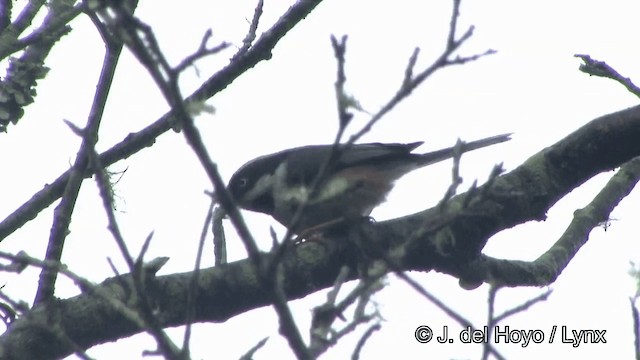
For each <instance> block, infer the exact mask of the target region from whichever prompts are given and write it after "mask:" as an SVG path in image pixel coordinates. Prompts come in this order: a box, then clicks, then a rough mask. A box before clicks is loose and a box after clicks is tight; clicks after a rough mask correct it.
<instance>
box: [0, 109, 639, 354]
mask: <svg viewBox="0 0 640 360" xmlns="http://www.w3.org/2000/svg"><path fill="white" fill-rule="evenodd" d="M638 138H640V106H636V107H632V108H629V109H626V110H622V111H620V112H617V113H613V114H609V115H605V116H603V117H600V118H598V119H595V120H593V121H591V122H590V123H588V124H586V125H585V126H583V127H582V128H581V129H579V130H577V131H576V132H574V133H573V134H571V135H569V136H567V137H566V138H565V139H563V140H561V141H559V142H558V143H556V144H554V145H552V146H551V147H549V148H546V149H544V150H543V151H541V152H540V153H538V154H536V155H534V156H532V157H531V158H530V159H528V160H527V161H526V162H525V163H524V164H522V165H521V166H519V167H517V168H516V169H514V170H512V171H511V172H509V173H506V174H504V175H502V176H499V177H498V178H496V179H495V180H494V181H493V182H492V183H491V187H490V188H489V189H486V188H485V186H487V185H486V184H485V185H483V186H481V187H479V189H478V191H483V194H484V195H483V196H477V197H474V199H473V200H471V201H470V203H469V204H468V206H467V207H466V208H464V209H463V210H459V211H458V212H455V211H456V210H454V209H456V207H457V206H455V205H456V202H460V203H461V202H464V201H465V194H461V195H458V196H456V197H454V198H453V199H452V200H451V201H452V202H453V204H452V205H451V206H448V207H447V208H446V210H445V211H446V212H449V213H448V214H446V215H448V216H450V218H451V219H452V221H451V222H450V223H447V224H446V226H444V227H439V228H438V229H436V230H434V231H426V232H424V235H422V236H421V237H420V238H419V239H418V241H414V242H412V244H413V245H414V246H413V248H412V249H411V251H406V252H405V253H404V255H402V256H401V257H398V258H397V262H396V264H397V266H398V267H399V268H400V269H401V270H423V271H424V270H432V269H434V270H437V271H440V272H445V273H448V274H452V275H454V276H457V277H460V278H461V279H465V280H469V279H471V280H475V281H485V280H487V281H489V280H495V279H499V280H500V281H501V282H502V283H503V284H506V285H508V284H522V283H525V281H524V280H526V279H530V278H533V279H535V278H536V277H539V276H540V275H539V274H540V273H543V271H544V269H542V270H541V269H534V272H523V271H522V270H518V271H515V274H516V275H514V276H513V278H515V277H519V278H517V279H515V280H512V281H511V282H508V281H507V280H508V279H506V278H504V277H503V278H499V277H498V276H499V275H505V274H507V275H508V274H510V272H511V271H512V270H513V269H512V268H514V266H513V265H511V267H507V266H502V264H504V263H506V260H497V259H488V258H487V257H484V256H482V255H480V250H481V249H482V247H483V246H484V244H485V242H486V241H487V239H488V238H489V237H491V236H492V235H493V234H495V233H497V232H498V231H501V230H504V229H507V228H511V227H513V226H514V225H517V224H520V223H524V222H527V221H531V220H542V219H544V214H545V212H546V211H547V210H548V209H549V208H550V207H551V206H552V205H553V204H555V203H556V202H557V201H558V200H559V199H560V198H562V197H563V196H564V195H566V194H568V193H569V192H571V190H573V189H575V188H576V187H578V186H580V185H581V184H582V183H584V182H585V181H586V180H588V179H589V178H591V177H593V176H594V175H596V174H598V173H600V172H604V171H609V170H611V169H613V168H616V167H618V166H621V165H623V164H624V163H626V162H628V161H629V160H631V159H632V158H633V157H635V156H638V155H640V142H638V141H637V139H638ZM636 162H637V160H634V163H636ZM622 176H624V175H616V176H615V177H622ZM627 189H628V187H627ZM624 194H625V192H621V193H619V195H618V197H617V198H622V197H624ZM609 204H610V205H611V204H612V202H611V201H609ZM613 207H614V206H610V207H609V208H608V209H607V211H611V210H612V209H613ZM607 214H608V213H603V215H602V216H601V217H600V218H606V217H607V216H608V215H607ZM439 216H442V212H441V211H440V210H438V209H437V208H433V209H429V210H426V211H423V212H421V213H417V214H414V215H410V216H406V217H403V218H399V219H394V220H390V221H385V222H380V223H374V224H364V225H363V227H362V229H361V231H362V232H363V234H365V235H366V236H367V239H366V240H367V242H366V243H367V245H368V246H370V247H371V248H375V247H379V248H387V249H389V248H394V247H397V246H402V245H404V244H405V243H406V239H408V238H410V237H412V236H413V233H414V232H415V229H417V228H420V227H421V226H422V225H423V224H425V223H429V221H428V219H429V218H430V217H436V218H437V217H439ZM455 239H464V241H454V240H455ZM333 240H334V242H332V241H329V240H327V241H325V242H323V243H322V244H319V243H317V242H306V243H303V244H301V245H298V246H292V247H290V248H288V249H287V251H286V252H285V254H284V255H283V257H282V262H281V266H282V267H283V272H284V273H285V275H286V276H285V277H284V278H285V279H286V280H285V282H284V283H283V286H282V290H283V291H284V294H285V295H286V297H287V299H297V298H301V297H304V296H306V295H308V294H310V293H313V292H315V291H318V290H320V289H324V288H327V287H330V286H332V285H333V283H334V281H335V279H336V277H337V276H338V272H339V269H341V268H342V266H346V267H347V268H349V269H350V271H349V274H350V275H349V276H348V278H347V279H346V280H349V279H353V278H355V277H357V274H358V271H357V269H358V268H359V264H358V261H359V258H360V257H361V256H359V254H361V253H359V252H358V251H354V249H353V247H349V246H338V245H339V244H346V243H348V242H349V239H338V238H336V239H333ZM442 242H451V244H449V246H448V247H443V246H441V245H442V244H441V243H442ZM334 245H335V246H334ZM443 248H447V249H449V251H448V252H446V253H443V252H442V251H441V249H443ZM394 260H395V259H394ZM498 262H499V264H498ZM509 263H513V262H509ZM521 263H523V262H521ZM499 266H502V267H499ZM498 270H499V272H498ZM516 270H517V269H516ZM476 273H477V274H479V275H480V276H478V277H476V278H474V277H473V276H472V275H473V274H476ZM192 276H193V274H192V273H191V272H188V273H182V274H172V275H167V276H160V277H157V278H153V279H152V280H151V281H150V282H149V283H148V284H147V288H146V289H147V290H148V296H149V299H150V300H151V301H152V303H153V304H154V305H155V307H154V309H156V310H157V314H158V322H159V323H160V324H161V325H162V326H164V327H169V326H178V325H183V324H184V323H185V319H186V318H187V317H186V314H187V312H188V309H187V303H186V302H185V301H184V299H186V298H187V294H188V292H189V291H190V290H189V289H190V286H189V284H190V283H191V281H192ZM527 276H528V277H527ZM523 279H524V280H523ZM516 280H517V281H516ZM548 282H549V281H546V283H548ZM538 283H539V282H538ZM126 284H129V286H131V285H130V284H131V276H130V275H123V276H120V277H116V278H112V279H108V280H106V281H105V282H103V283H102V284H100V285H98V286H97V288H99V289H101V290H100V291H102V290H104V291H108V292H109V293H110V294H113V295H112V296H113V297H114V299H116V300H117V301H120V302H124V303H126V302H127V299H128V298H127V297H128V296H130V295H131V294H130V292H127V291H125V290H124V289H123V286H124V285H126ZM198 284H200V291H198V293H197V294H196V299H195V313H194V315H193V316H194V318H193V320H194V321H195V322H223V321H226V320H227V319H229V318H231V317H233V316H236V315H238V314H241V313H244V312H246V311H249V310H251V309H255V308H258V307H262V306H266V305H268V304H270V303H271V301H272V299H271V298H270V296H269V294H268V293H267V292H265V291H264V288H263V286H262V285H261V283H260V280H259V274H258V273H256V270H255V267H254V266H253V263H252V262H251V261H249V260H241V261H236V262H233V263H229V264H225V265H221V266H217V267H214V268H209V269H203V270H202V271H201V273H200V274H199V278H198ZM52 314H55V316H53V318H55V319H58V321H59V326H60V327H61V328H62V329H64V332H65V333H66V334H67V335H68V337H69V338H70V339H72V340H73V343H75V344H77V345H79V346H81V347H83V348H89V347H91V346H94V345H96V344H99V343H103V342H107V341H113V340H116V339H119V338H122V337H127V336H130V335H132V334H135V333H138V332H140V331H142V329H140V327H139V326H138V325H137V324H135V323H133V322H131V321H130V320H128V319H127V318H126V317H124V316H123V315H122V314H121V313H120V312H119V311H117V310H116V309H113V308H112V307H111V305H109V304H108V303H106V302H104V301H101V300H100V299H97V298H96V297H95V295H92V294H89V293H86V294H81V295H78V296H76V297H73V298H70V299H66V300H60V301H58V302H55V303H51V304H43V305H40V306H37V307H35V308H34V309H33V311H32V312H31V313H29V314H28V315H25V316H22V317H19V318H18V319H17V320H16V321H15V322H14V323H13V325H12V326H11V328H10V329H9V330H8V331H7V332H6V333H5V334H4V335H2V336H1V337H0V356H4V357H9V358H15V359H27V358H54V357H60V356H63V355H66V354H69V353H70V352H72V351H74V350H73V349H71V348H70V347H69V346H68V345H67V344H66V343H65V342H61V341H60V340H59V339H57V338H55V337H54V336H52V335H51V334H49V333H48V332H46V331H43V330H42V329H41V327H38V326H37V324H39V323H41V322H42V321H43V319H49V318H51V317H52ZM106 324H108V326H106ZM103 325H104V326H103ZM34 343H39V344H47V346H46V349H43V348H42V347H35V346H33V344H34Z"/></svg>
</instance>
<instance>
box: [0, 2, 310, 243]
mask: <svg viewBox="0 0 640 360" xmlns="http://www.w3.org/2000/svg"><path fill="white" fill-rule="evenodd" d="M320 2H321V0H315V1H312V0H303V1H298V2H297V3H296V4H295V5H293V6H292V7H291V8H289V10H288V11H287V12H286V13H285V14H284V15H283V16H281V17H280V19H279V20H278V21H277V22H276V23H275V24H274V25H273V26H272V27H271V28H270V29H269V30H268V31H266V32H265V33H264V34H263V35H262V36H260V38H259V39H258V40H257V41H256V42H255V43H254V45H253V46H252V47H251V48H250V49H249V50H248V51H247V53H246V54H245V56H242V57H240V58H238V59H237V60H236V61H232V62H230V63H229V65H227V66H226V67H224V68H223V69H222V70H220V71H218V72H217V73H216V74H214V75H213V76H211V77H210V78H209V79H207V80H206V81H205V82H204V83H203V84H202V85H201V86H200V87H199V88H198V89H197V90H196V91H195V92H194V93H193V94H191V95H190V96H189V97H188V98H187V100H186V103H187V104H191V103H198V102H202V101H205V100H206V99H208V98H210V97H212V96H213V95H215V94H216V93H218V92H219V91H221V90H223V89H225V88H226V87H227V86H228V85H229V84H230V83H231V82H233V81H234V80H235V79H237V78H238V77H239V76H240V75H242V74H243V73H244V72H245V71H247V70H248V69H251V68H252V67H254V66H255V65H256V64H257V63H259V62H260V61H263V60H268V59H269V58H270V57H271V49H273V47H275V46H276V44H277V43H278V42H279V41H280V40H281V39H282V38H283V37H284V36H285V35H286V34H287V33H288V32H289V31H290V30H291V29H292V28H293V27H294V26H295V25H296V24H298V23H299V22H300V21H301V20H302V19H304V18H305V17H306V16H307V15H308V14H309V13H310V12H311V11H313V9H314V8H315V7H316V6H317V5H318V4H319V3H320ZM174 117H175V114H174V113H173V111H170V112H168V113H167V114H165V115H163V116H162V117H160V118H159V119H158V120H156V121H155V122H154V123H153V124H151V125H149V126H147V127H146V128H144V129H143V130H141V131H138V132H136V133H131V134H129V135H127V137H126V138H125V139H124V140H122V141H121V142H119V143H118V144H116V145H114V146H112V147H111V148H110V149H109V150H107V151H105V152H104V153H102V154H100V159H101V160H102V163H103V164H104V165H105V166H109V165H112V164H113V163H115V162H117V161H119V160H122V159H125V158H127V157H129V156H131V155H133V154H135V153H137V152H138V151H140V150H142V149H144V148H146V147H149V146H151V145H152V144H153V143H154V142H155V139H156V138H157V137H158V136H160V135H162V134H163V133H165V132H166V131H168V130H169V129H171V124H173V123H174V122H175V120H174ZM86 174H87V172H85V175H86ZM70 175H71V170H68V171H66V172H64V173H62V174H61V175H60V176H58V178H56V179H55V180H53V181H50V182H48V184H49V185H48V186H46V187H45V188H44V189H42V190H40V191H37V192H36V193H35V194H34V195H33V196H32V197H31V198H30V199H29V200H27V201H26V202H25V203H24V204H22V205H21V206H20V207H19V208H17V209H16V210H15V211H13V212H11V214H10V215H9V216H7V218H5V219H4V220H3V221H2V222H0V240H2V239H4V238H6V237H7V236H9V235H10V234H12V233H13V232H14V231H16V230H17V229H19V228H20V227H22V226H23V225H24V224H25V223H27V222H28V221H30V220H32V219H34V218H35V217H36V216H37V215H38V214H39V213H40V212H41V211H42V210H43V209H45V208H47V207H48V206H50V205H51V204H52V203H53V202H54V201H56V200H57V199H58V198H60V197H61V196H62V193H63V192H64V189H65V186H66V184H67V182H68V181H69V178H70ZM229 199H230V197H229ZM229 205H230V204H229V203H227V206H229Z"/></svg>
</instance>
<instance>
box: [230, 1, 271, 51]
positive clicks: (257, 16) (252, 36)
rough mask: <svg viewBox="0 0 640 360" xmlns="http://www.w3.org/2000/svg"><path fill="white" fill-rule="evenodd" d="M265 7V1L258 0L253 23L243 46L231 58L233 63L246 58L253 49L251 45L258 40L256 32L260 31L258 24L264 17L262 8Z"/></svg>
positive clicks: (243, 41)
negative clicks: (240, 58) (243, 57)
mask: <svg viewBox="0 0 640 360" xmlns="http://www.w3.org/2000/svg"><path fill="white" fill-rule="evenodd" d="M263 6H264V0H258V4H257V5H256V8H255V10H254V11H253V19H251V23H250V24H249V31H248V32H247V35H246V36H245V37H244V39H243V40H242V46H241V47H240V49H238V52H236V54H235V55H233V57H232V58H231V61H232V62H233V61H235V60H236V59H237V58H239V57H242V56H244V55H245V54H246V53H247V51H249V48H251V44H253V41H254V40H255V39H256V31H258V23H259V22H260V17H261V16H262V7H263Z"/></svg>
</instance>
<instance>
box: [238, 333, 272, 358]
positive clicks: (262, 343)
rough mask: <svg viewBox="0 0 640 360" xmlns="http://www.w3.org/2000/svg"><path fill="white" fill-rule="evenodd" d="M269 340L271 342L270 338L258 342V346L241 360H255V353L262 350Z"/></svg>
mask: <svg viewBox="0 0 640 360" xmlns="http://www.w3.org/2000/svg"><path fill="white" fill-rule="evenodd" d="M267 340H269V337H268V336H267V337H265V338H263V339H262V340H260V341H258V343H257V344H255V345H254V346H253V347H252V348H251V349H249V351H247V352H246V353H245V354H244V355H242V356H241V357H240V360H253V355H255V353H256V352H257V351H258V350H260V349H261V348H262V347H263V346H264V344H266V343H267Z"/></svg>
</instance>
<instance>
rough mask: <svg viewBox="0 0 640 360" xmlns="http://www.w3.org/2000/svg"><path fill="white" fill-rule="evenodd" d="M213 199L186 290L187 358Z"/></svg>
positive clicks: (184, 347)
mask: <svg viewBox="0 0 640 360" xmlns="http://www.w3.org/2000/svg"><path fill="white" fill-rule="evenodd" d="M215 203H216V202H215V199H212V200H211V204H210V205H209V209H208V210H207V216H206V217H205V220H204V224H203V226H202V231H201V233H200V241H199V242H198V252H197V254H196V263H195V265H194V268H193V273H192V275H191V278H190V279H189V291H188V292H187V304H188V305H187V314H186V320H185V323H186V325H187V326H186V329H185V330H184V340H183V341H182V357H183V358H185V359H186V358H188V354H189V340H190V338H191V325H192V323H193V318H194V317H195V312H196V299H197V297H198V279H199V277H200V264H201V263H202V253H203V249H204V243H205V241H206V239H207V230H208V229H209V224H210V223H211V219H212V218H213V216H214V211H213V207H214V206H215Z"/></svg>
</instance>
